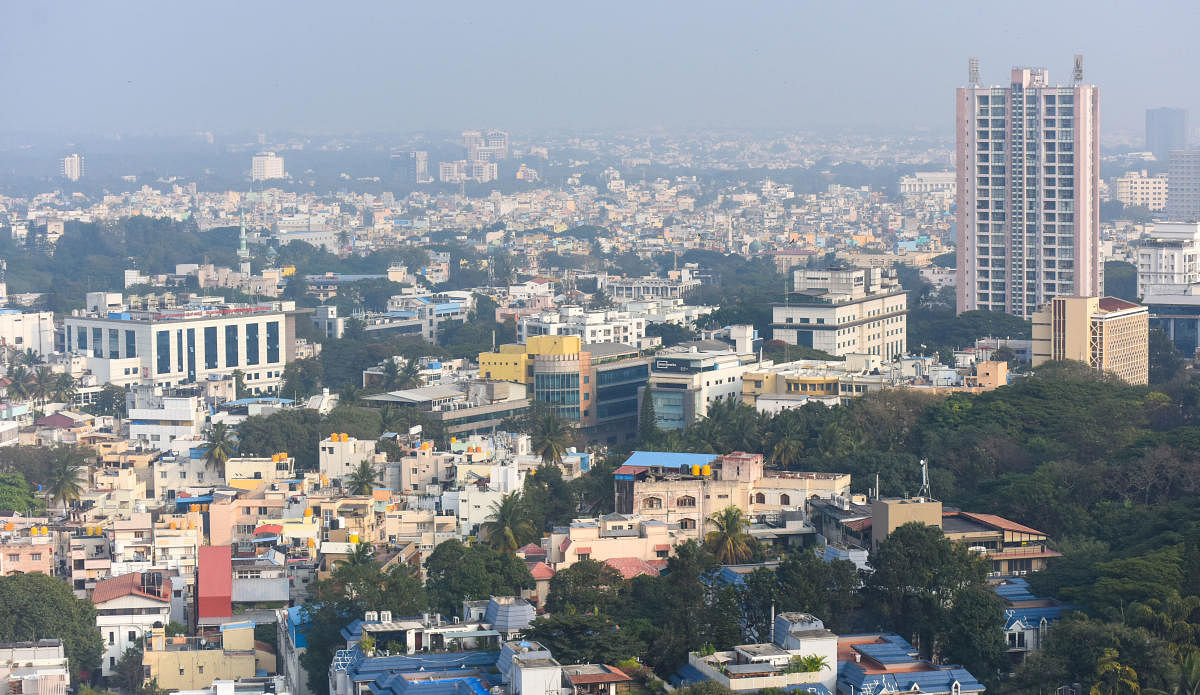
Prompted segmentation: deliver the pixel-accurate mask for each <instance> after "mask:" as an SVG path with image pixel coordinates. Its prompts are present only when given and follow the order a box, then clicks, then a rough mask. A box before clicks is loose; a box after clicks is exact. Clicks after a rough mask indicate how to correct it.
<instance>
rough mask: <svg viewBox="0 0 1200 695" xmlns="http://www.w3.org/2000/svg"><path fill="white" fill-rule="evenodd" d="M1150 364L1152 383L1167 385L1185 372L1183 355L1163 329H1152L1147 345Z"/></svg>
mask: <svg viewBox="0 0 1200 695" xmlns="http://www.w3.org/2000/svg"><path fill="white" fill-rule="evenodd" d="M1147 348H1148V350H1149V353H1148V358H1149V363H1150V383H1151V384H1165V383H1167V382H1168V381H1171V380H1172V379H1174V378H1175V377H1176V376H1178V375H1179V372H1180V371H1182V370H1183V365H1184V361H1183V355H1180V354H1179V351H1178V350H1176V349H1175V344H1174V343H1172V342H1171V338H1170V337H1169V336H1167V333H1166V331H1164V330H1163V329H1161V328H1151V329H1150V338H1149V343H1148V345H1147Z"/></svg>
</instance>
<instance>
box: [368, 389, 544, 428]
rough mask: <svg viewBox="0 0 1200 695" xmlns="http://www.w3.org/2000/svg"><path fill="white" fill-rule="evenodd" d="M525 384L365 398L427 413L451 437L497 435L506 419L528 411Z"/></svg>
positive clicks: (528, 400) (428, 390) (426, 390)
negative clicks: (496, 431)
mask: <svg viewBox="0 0 1200 695" xmlns="http://www.w3.org/2000/svg"><path fill="white" fill-rule="evenodd" d="M528 392H529V387H528V386H526V385H525V384H520V383H512V382H508V381H495V380H488V379H472V380H470V381H460V382H455V383H452V384H436V385H433V386H421V387H418V388H415V389H404V390H400V391H390V392H388V393H379V394H374V395H371V396H366V397H365V400H368V401H376V402H381V403H390V404H393V405H397V406H407V407H412V408H416V409H418V410H421V411H422V412H425V413H427V415H428V417H430V418H431V419H433V420H436V421H438V422H440V423H442V425H443V426H445V427H446V431H447V432H449V433H450V434H455V435H463V434H477V433H484V432H492V431H494V430H495V429H496V428H497V427H498V426H499V425H500V423H501V422H503V421H504V420H505V419H508V418H512V417H517V416H520V415H521V414H523V413H525V412H526V411H528V410H529V405H530V398H529V395H528Z"/></svg>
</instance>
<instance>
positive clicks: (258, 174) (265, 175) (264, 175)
mask: <svg viewBox="0 0 1200 695" xmlns="http://www.w3.org/2000/svg"><path fill="white" fill-rule="evenodd" d="M283 178H287V173H286V172H285V171H284V170H283V157H280V156H279V155H277V154H275V153H274V152H260V153H258V154H256V155H254V157H253V158H252V159H251V160H250V180H251V181H271V180H274V179H283Z"/></svg>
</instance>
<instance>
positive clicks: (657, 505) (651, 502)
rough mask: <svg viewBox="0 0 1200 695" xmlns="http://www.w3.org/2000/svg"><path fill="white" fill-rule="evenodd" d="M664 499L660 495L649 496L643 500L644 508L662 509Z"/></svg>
mask: <svg viewBox="0 0 1200 695" xmlns="http://www.w3.org/2000/svg"><path fill="white" fill-rule="evenodd" d="M662 506H663V505H662V499H660V498H658V497H647V498H646V499H644V500H642V508H643V509H662Z"/></svg>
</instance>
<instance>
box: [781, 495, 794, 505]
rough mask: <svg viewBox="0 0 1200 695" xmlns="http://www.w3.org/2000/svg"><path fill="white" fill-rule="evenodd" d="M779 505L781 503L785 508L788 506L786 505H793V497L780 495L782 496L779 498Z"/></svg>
mask: <svg viewBox="0 0 1200 695" xmlns="http://www.w3.org/2000/svg"><path fill="white" fill-rule="evenodd" d="M779 503H780V504H782V505H785V506H786V505H789V504H791V503H792V498H791V496H789V495H787V494H783V495H780V496H779Z"/></svg>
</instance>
